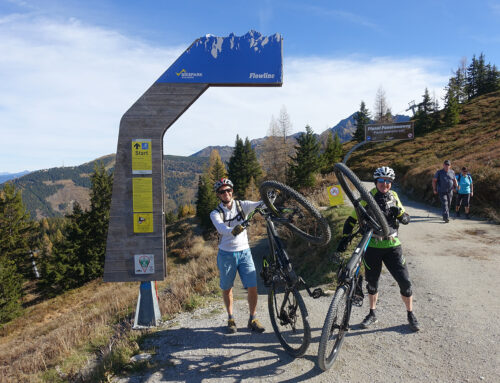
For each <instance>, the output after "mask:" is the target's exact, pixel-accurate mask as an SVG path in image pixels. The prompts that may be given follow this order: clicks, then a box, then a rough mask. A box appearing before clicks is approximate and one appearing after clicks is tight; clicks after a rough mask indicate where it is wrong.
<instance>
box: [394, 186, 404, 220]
mask: <svg viewBox="0 0 500 383" xmlns="http://www.w3.org/2000/svg"><path fill="white" fill-rule="evenodd" d="M391 191H392V195H393V196H394V198H395V199H396V205H397V206H398V207H400V208H401V214H400V215H398V218H399V217H401V216H402V215H403V214H404V213H405V208H404V206H403V204H402V203H401V200H400V199H399V196H398V193H396V192H395V191H393V190H391Z"/></svg>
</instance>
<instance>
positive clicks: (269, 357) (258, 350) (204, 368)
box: [143, 326, 322, 383]
mask: <svg viewBox="0 0 500 383" xmlns="http://www.w3.org/2000/svg"><path fill="white" fill-rule="evenodd" d="M157 339H162V341H161V343H160V344H156V345H155V346H156V348H157V354H156V357H155V364H156V366H155V370H156V373H155V374H154V375H155V377H154V380H148V381H151V382H160V381H187V382H193V383H197V382H202V381H206V380H211V379H213V380H215V381H217V380H219V379H220V380H223V379H227V378H230V379H233V380H235V381H241V380H247V379H252V380H253V379H255V380H259V381H260V380H265V379H266V378H271V377H272V378H273V379H276V378H277V377H279V376H280V375H282V374H286V375H287V376H289V369H290V368H292V366H291V365H290V364H291V363H292V362H293V361H294V360H295V358H293V357H291V356H290V355H289V354H287V353H286V352H285V351H284V350H283V348H282V347H281V345H280V344H279V343H278V341H277V339H276V336H275V334H274V333H273V332H272V331H270V332H265V333H262V334H256V333H253V332H251V331H250V330H248V329H246V328H241V329H240V328H239V329H238V332H237V333H236V334H231V335H228V334H226V328H225V326H224V327H213V328H205V329H192V328H182V329H172V330H165V331H160V332H158V333H157ZM303 359H306V360H310V361H311V362H312V363H313V365H312V366H311V367H312V368H311V369H310V370H309V371H306V372H303V373H302V374H300V375H297V376H294V377H293V378H289V379H287V378H284V377H283V379H282V380H281V379H280V380H279V381H280V382H289V383H292V382H302V381H304V380H307V379H308V378H312V377H314V376H316V375H319V374H321V373H322V371H321V370H320V369H319V368H317V367H316V358H315V356H312V355H307V356H305V357H303ZM307 366H308V367H309V363H307ZM308 367H306V369H307V368H308ZM302 371H303V369H302ZM143 378H144V377H143ZM157 379H159V380H157Z"/></svg>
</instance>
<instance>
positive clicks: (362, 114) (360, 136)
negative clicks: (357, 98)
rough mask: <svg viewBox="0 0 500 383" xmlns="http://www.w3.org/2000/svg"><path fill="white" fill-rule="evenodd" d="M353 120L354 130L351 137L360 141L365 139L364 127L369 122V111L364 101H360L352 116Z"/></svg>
mask: <svg viewBox="0 0 500 383" xmlns="http://www.w3.org/2000/svg"><path fill="white" fill-rule="evenodd" d="M354 121H355V122H356V131H355V132H354V135H353V136H352V139H353V140H356V141H358V142H362V141H364V140H365V127H366V125H368V124H369V123H370V112H369V111H368V109H366V105H365V102H364V101H361V105H360V106H359V111H358V112H357V113H356V115H355V116H354Z"/></svg>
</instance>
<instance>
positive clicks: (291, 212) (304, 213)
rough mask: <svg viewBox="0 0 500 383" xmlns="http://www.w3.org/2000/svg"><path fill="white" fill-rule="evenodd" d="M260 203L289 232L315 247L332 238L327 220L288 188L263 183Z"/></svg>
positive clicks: (268, 182) (324, 243)
mask: <svg viewBox="0 0 500 383" xmlns="http://www.w3.org/2000/svg"><path fill="white" fill-rule="evenodd" d="M259 191H260V195H261V198H262V201H264V203H265V204H266V206H267V207H268V208H269V209H270V210H271V211H272V212H273V214H274V215H275V216H277V217H279V218H281V220H280V223H283V224H284V225H285V226H287V227H288V228H289V229H290V230H292V231H293V232H295V233H296V234H298V235H299V236H301V237H303V238H304V239H306V240H307V241H309V242H312V243H315V244H317V245H326V244H327V243H328V242H329V241H330V238H331V236H332V234H331V231H330V226H329V225H328V222H327V220H326V219H325V218H324V217H323V216H322V215H321V213H320V212H319V211H318V209H316V208H315V207H314V206H313V204H312V203H311V202H309V201H308V200H307V199H306V198H305V197H304V196H303V195H302V194H300V193H299V192H298V191H296V190H294V189H292V188H291V187H290V186H288V185H285V184H282V183H281V182H278V181H264V182H263V183H262V184H261V185H260V188H259Z"/></svg>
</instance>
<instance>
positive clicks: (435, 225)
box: [114, 198, 500, 383]
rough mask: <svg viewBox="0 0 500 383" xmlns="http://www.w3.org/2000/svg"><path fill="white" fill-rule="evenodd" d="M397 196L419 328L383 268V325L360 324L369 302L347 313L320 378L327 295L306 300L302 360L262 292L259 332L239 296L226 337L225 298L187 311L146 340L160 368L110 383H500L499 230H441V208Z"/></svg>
mask: <svg viewBox="0 0 500 383" xmlns="http://www.w3.org/2000/svg"><path fill="white" fill-rule="evenodd" d="M402 200H403V204H404V205H405V207H406V209H407V210H408V212H409V214H410V215H411V216H412V222H411V223H410V225H408V226H403V227H402V229H401V235H400V237H401V239H402V243H403V251H404V253H405V256H406V259H407V261H408V265H409V270H410V277H411V279H412V281H413V284H414V300H415V303H414V312H415V314H416V316H417V318H418V319H419V321H420V323H421V325H422V330H421V331H420V332H418V333H411V332H410V331H409V330H408V328H407V325H406V311H405V309H404V305H403V303H402V301H401V298H400V296H399V289H398V287H397V284H396V283H395V281H394V280H393V279H392V278H391V276H390V275H389V273H388V272H387V271H385V269H384V271H383V274H382V277H381V281H380V284H379V289H380V294H379V295H380V298H379V304H378V308H377V312H378V317H379V323H377V324H376V325H375V327H374V328H373V329H372V328H370V329H367V330H363V329H361V328H360V327H359V323H360V322H361V320H362V319H363V317H364V316H365V315H366V313H367V311H368V308H367V306H368V299H365V302H364V305H363V307H362V308H356V307H355V308H354V309H353V315H352V317H351V324H353V327H352V330H351V331H350V332H349V334H348V335H347V337H346V340H345V342H344V346H343V349H342V351H341V353H340V355H339V357H338V360H337V362H336V363H335V365H334V366H333V368H332V369H331V370H329V371H327V372H322V371H321V370H320V369H319V367H317V361H316V359H317V351H318V342H319V338H320V336H321V328H322V326H323V321H324V318H325V316H326V310H327V309H328V305H329V303H330V300H331V297H322V298H320V299H317V300H313V299H311V298H309V297H308V296H307V297H306V296H304V300H305V303H306V306H307V309H308V311H309V321H310V324H311V328H312V342H311V345H310V347H309V349H308V351H307V353H306V355H305V356H304V357H302V358H298V359H294V358H292V357H290V356H289V355H288V354H287V353H286V352H285V351H283V349H282V348H281V346H280V344H279V343H278V341H277V339H276V337H275V335H274V333H273V331H272V327H271V324H270V321H269V317H268V313H267V296H266V295H265V289H264V288H262V287H261V286H259V294H260V295H259V309H258V314H259V319H260V320H261V322H262V323H263V324H264V325H265V326H266V332H265V333H263V334H255V333H251V332H250V331H248V330H247V329H246V321H247V315H248V314H247V312H248V309H247V304H246V300H245V299H244V294H243V293H242V291H241V290H240V291H239V292H237V296H238V297H239V299H236V301H235V319H236V323H237V325H238V326H239V330H238V332H237V333H236V334H232V335H227V334H226V332H225V325H226V320H227V317H226V314H225V311H224V307H223V304H222V301H220V302H219V301H215V302H213V303H212V304H210V305H208V306H207V307H204V308H202V309H199V310H197V311H196V312H193V313H183V314H181V315H179V316H178V317H176V318H175V319H174V320H173V321H170V322H169V323H166V324H165V326H164V328H162V329H160V331H159V332H158V333H157V334H156V336H155V337H153V338H152V339H151V340H150V342H151V345H154V346H155V347H156V350H157V353H156V355H155V356H154V357H153V358H154V360H155V361H156V366H157V367H156V370H154V371H146V372H143V373H141V374H140V375H135V376H131V377H127V378H116V379H115V380H114V382H117V383H136V382H150V383H156V382H167V381H168V382H171V381H173V382H184V381H187V382H260V381H262V382H302V381H308V382H343V383H347V382H424V381H425V382H426V383H431V382H500V345H499V342H500V330H499V326H498V320H499V319H500V300H499V299H498V293H497V291H498V281H499V278H498V276H499V274H500V226H498V225H492V224H488V223H485V222H482V221H477V220H474V219H471V220H465V219H452V220H451V222H450V223H448V224H445V223H443V222H442V221H441V217H440V211H439V210H438V209H435V208H429V207H428V206H426V205H423V204H419V203H415V202H411V201H407V200H405V199H404V198H402ZM257 253H258V251H256V250H254V256H255V255H257Z"/></svg>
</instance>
